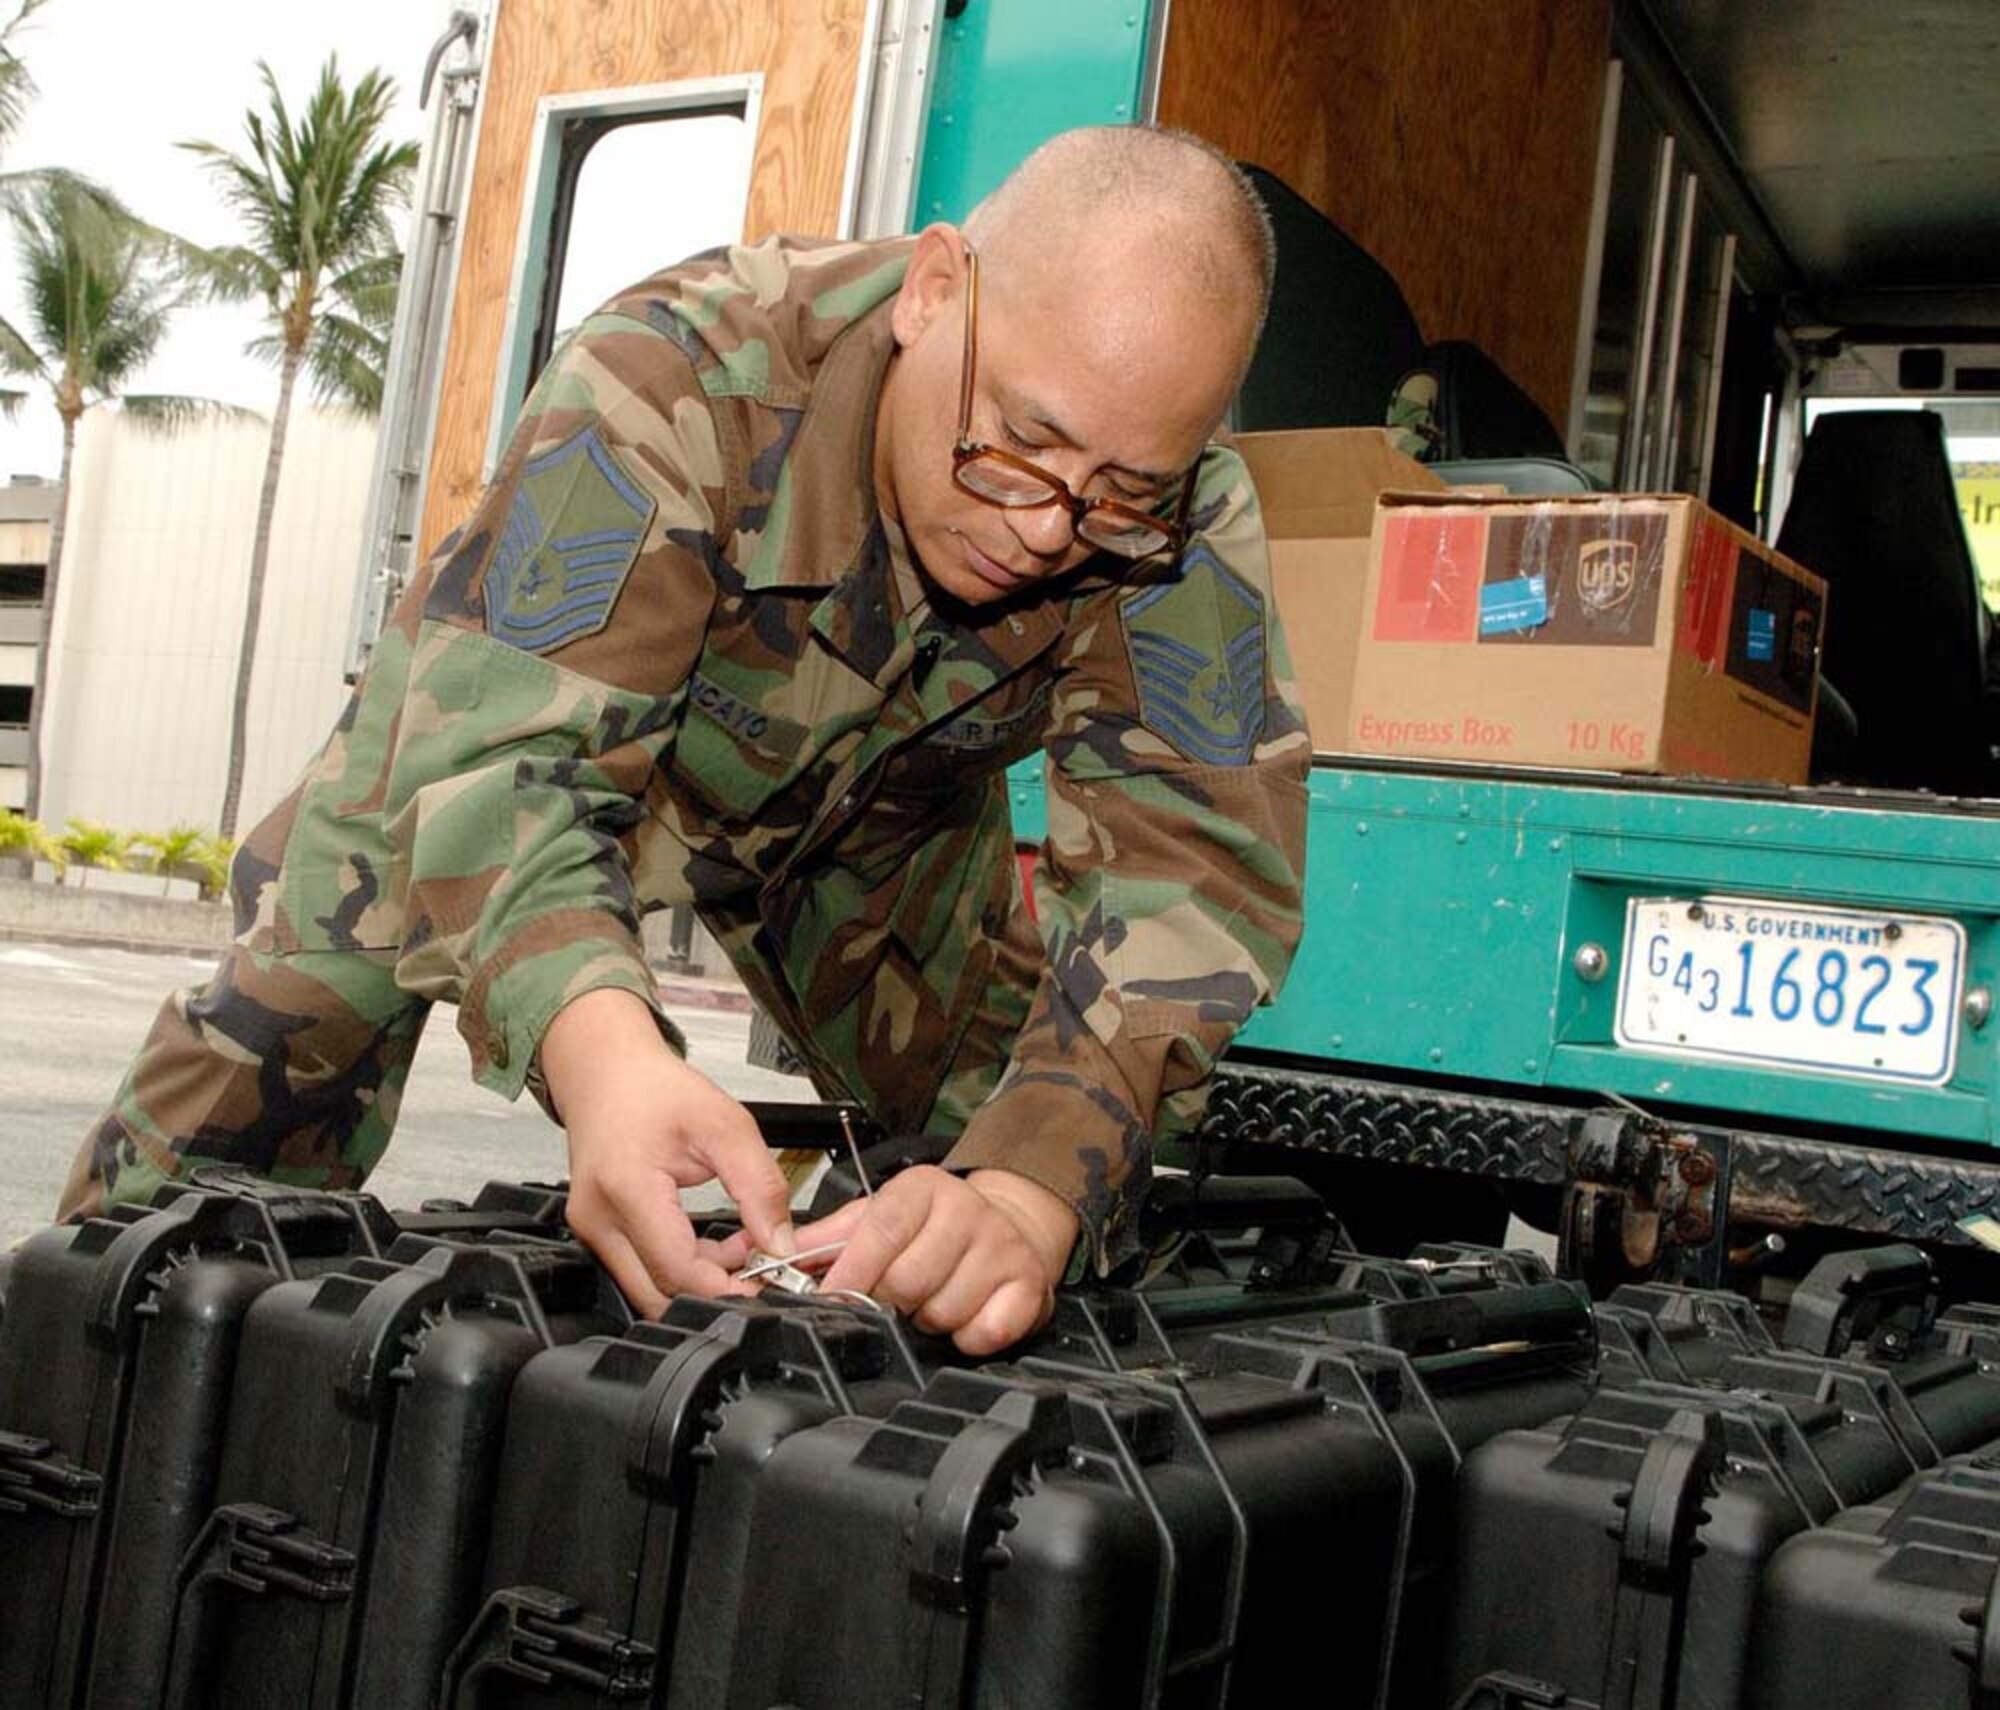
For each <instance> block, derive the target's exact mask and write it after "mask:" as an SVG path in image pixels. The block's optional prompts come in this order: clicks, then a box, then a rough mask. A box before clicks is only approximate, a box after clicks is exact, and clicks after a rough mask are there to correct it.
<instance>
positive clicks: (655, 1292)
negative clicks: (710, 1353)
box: [578, 1229, 667, 1318]
mask: <svg viewBox="0 0 2000 1710" xmlns="http://www.w3.org/2000/svg"><path fill="white" fill-rule="evenodd" d="M578 1236H579V1238H580V1239H581V1240H582V1241H583V1243H584V1245H585V1246H587V1247H588V1248H589V1249H590V1250H591V1252H592V1253H594V1254H595V1255H596V1256H597V1262H598V1263H599V1264H600V1265H602V1266H603V1267H604V1268H605V1270H606V1271H608V1272H609V1273H610V1275H611V1280H612V1281H613V1282H614V1283H616V1284H617V1285H618V1292H619V1293H620V1294H622V1295H623V1296H624V1297H625V1303H626V1304H627V1305H628V1306H630V1307H631V1308H632V1311H633V1312H634V1313H635V1314H636V1315H637V1316H638V1317H640V1318H657V1317H659V1316H660V1314H661V1313H662V1312H664V1311H666V1309H667V1297H666V1296H665V1295H664V1294H662V1293H661V1292H660V1291H659V1289H658V1288H657V1287H655V1286H654V1283H653V1279H652V1278H651V1277H650V1276H649V1275H647V1273H646V1267H645V1265H644V1264H643V1263H642V1262H641V1260H640V1258H639V1255H638V1253H637V1252H636V1251H634V1249H633V1246H632V1243H631V1242H630V1241H628V1240H626V1239H625V1237H624V1236H623V1235H621V1234H619V1233H618V1231H617V1230H615V1229H606V1230H604V1231H602V1232H601V1233H600V1234H596V1235H585V1234H583V1232H582V1231H581V1230H579V1231H578Z"/></svg>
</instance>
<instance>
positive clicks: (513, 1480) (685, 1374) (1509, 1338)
mask: <svg viewBox="0 0 2000 1710" xmlns="http://www.w3.org/2000/svg"><path fill="white" fill-rule="evenodd" d="M562 1211H563V1201H562V1196H561V1193H560V1190H559V1189H549V1188H535V1189H519V1188H493V1189H489V1190H487V1191H486V1192H484V1193H482V1194H481V1195H480V1196H479V1197H478V1198H477V1199H476V1200H475V1201H474V1202H473V1203H471V1204H469V1205H451V1206H433V1207H429V1208H426V1209H424V1210H422V1211H419V1212H416V1213H395V1214H392V1213H390V1212H387V1211H385V1210H383V1208H382V1207H381V1206H379V1205H378V1204H376V1203H375V1202H374V1201H373V1200H371V1199H368V1198H366V1197H365V1196H361V1195H341V1194H321V1193H310V1192H303V1191H294V1190H286V1189H279V1188H273V1187H270V1186H267V1185H260V1184H256V1183H252V1182H248V1181H244V1180H241V1179H231V1178H206V1179H203V1180H199V1181H197V1182H196V1183H194V1184H193V1185H190V1186H184V1187H179V1188H176V1189H173V1190H169V1191H168V1192H167V1193H165V1194H163V1196H162V1198H161V1201H160V1203H159V1204H157V1205H156V1206H154V1207H151V1208H148V1209H143V1210H121V1211H118V1212H117V1213H115V1214H114V1215H112V1216H109V1217H105V1218H99V1219H94V1220H91V1221H89V1222H85V1223H82V1224H79V1225H77V1226H74V1227H70V1228H64V1229H58V1230H50V1231H46V1232H44V1233H43V1234H41V1235H38V1236H36V1237H34V1238H32V1239H31V1240H30V1241H29V1242H27V1243H26V1244H25V1245H24V1246H23V1247H21V1248H20V1249H19V1250H18V1251H17V1252H16V1253H15V1254H13V1255H12V1256H11V1257H10V1260H9V1263H8V1265H7V1267H6V1271H5V1275H4V1280H0V1288H4V1293H0V1705H4V1706H6V1707H8V1710H13V1707H15V1706H20V1707H22V1710H30V1707H33V1706H51V1707H56V1706H60V1707H62V1710H83V1707H97V1706H120V1707H131V1710H138V1707H145V1710H208V1707H211V1706H220V1707H226V1710H237V1707H246V1710H260V1707H263V1706H272V1707H275V1706H281V1705H282V1706H286V1707H288V1710H290V1707H297V1706H305V1707H312V1710H346V1707H354V1710H402V1707H409V1710H418V1707H426V1706H434V1705H435V1706H448V1707H452V1710H475V1707H508V1706H548V1707H552V1710H570V1707H581V1706H596V1705H605V1704H628V1705H649V1706H685V1707H689V1710H696V1707H701V1710H776V1707H779V1706H790V1707H794V1710H842V1707H849V1706H853V1707H867V1710H874V1707H877V1706H884V1705H892V1704H901V1705H909V1706H917V1707H931V1710H948V1707H960V1706H963V1707H980V1710H998V1707H1001V1706H1034V1707H1036V1710H1042V1707H1062V1706H1076V1707H1079V1710H1081V1707H1085V1706H1089V1707H1093V1710H1095V1707H1100V1706H1132V1707H1141V1706H1146V1707H1152V1706H1196V1705H1199V1706H1215V1707H1220V1706H1251V1705H1256V1706H1264V1705H1270V1704H1278V1703H1295V1702H1303V1703H1309V1704H1313V1705H1324V1706H1356V1707H1364V1706H1365V1707H1370V1710H1455V1707H1460V1706H1463V1707H1466V1710H1488V1707H1490V1710H1525V1707H1528V1706H1558V1705H1560V1706H1564V1707H1566V1710H1611V1707H1613V1706H1616V1707H1618V1710H1641V1707H1652V1710H1738V1707H1741V1710H1752V1707H1756V1710H1764V1707H1770V1710H1841V1707H1844V1706H1850V1705H1851V1706H1854V1707H1855V1710H1860V1707H1861V1706H1864V1705H1865V1706H1868V1707H1869V1710H1938V1707H1939V1706H1945V1705H1952V1706H1957V1705H1964V1706H1971V1707H1977V1706H1983V1705H2000V1589H1997V1588H2000V1310H1996V1309H1994V1308H1989V1307H1982V1306H1978V1305H1958V1306H1954V1307H1953V1308H1951V1309H1950V1310H1941V1308H1940V1304H1939V1299H1938V1291H1937V1284H1936V1280H1935V1277H1934V1276H1933V1273H1932V1270H1931V1267H1930V1264H1929V1262H1928V1261H1927V1260H1926V1259H1925V1258H1924V1256H1923V1255H1922V1254H1921V1253H1919V1252H1917V1251H1915V1250H1913V1249H1907V1248H1905V1249H1883V1250H1878V1251H1870V1252H1860V1253H1851V1254H1840V1255H1836V1256H1835V1257H1834V1258H1832V1259H1830V1260H1829V1261H1827V1263H1826V1264H1824V1265H1822V1266H1821V1267H1820V1268H1819V1269H1818V1270H1817V1271H1815V1272H1814V1273H1813V1274H1812V1276H1810V1277H1809V1278H1807V1279H1806V1280H1805V1281H1804V1282H1803V1283H1802V1284H1801V1285H1800V1286H1799V1287H1798V1288H1797V1289H1796V1290H1795V1291H1794V1292H1793V1294H1792V1296H1791V1299H1790V1302H1789V1309H1788V1311H1787V1312H1785V1313H1784V1314H1783V1315H1781V1316H1778V1315H1773V1314H1772V1313H1770V1312H1769V1311H1767V1310H1765V1309H1760V1308H1759V1307H1756V1306H1753V1305H1752V1303H1751V1302H1749V1301H1748V1300H1746V1299H1743V1298H1741V1297H1739V1296H1734V1295H1730V1294H1725V1293H1720V1292H1715V1291H1700V1290H1693V1289H1687V1288H1679V1287H1673V1286H1668V1285H1663V1284H1647V1285H1640V1286H1633V1287H1627V1288H1624V1289H1620V1290H1618V1291H1617V1292H1616V1293H1615V1294H1613V1295H1611V1296H1610V1297H1609V1298H1608V1299H1605V1300H1602V1301H1597V1302H1593V1301H1591V1300H1590V1299H1589V1298H1588V1297H1587V1296H1586V1295H1585V1293H1584V1292H1583V1291H1582V1290H1581V1289H1580V1288H1579V1287H1577V1286H1576V1285H1574V1284H1571V1283H1569V1282H1566V1281H1563V1280H1560V1279H1558V1278H1556V1277H1555V1276H1553V1275H1552V1274H1551V1273H1550V1271H1549V1268H1548V1267H1547V1265H1546V1264H1544V1263H1543V1262H1542V1261H1541V1260H1539V1259H1537V1258H1535V1257H1533V1256H1532V1255H1529V1254H1524V1253H1516V1252H1502V1251H1497V1250H1492V1249H1482V1248H1472V1247H1462V1246H1438V1247H1429V1248H1420V1249H1418V1250H1417V1251H1415V1252H1414V1253H1411V1254H1408V1255H1405V1256H1397V1257H1389V1256H1381V1255H1367V1254H1361V1253H1357V1252H1354V1251H1353V1250H1352V1249H1351V1244H1350V1243H1349V1242H1348V1241H1347V1239H1346V1237H1345V1235H1344V1233H1343V1232H1342V1231H1341V1229H1340V1227H1339V1225H1338V1223H1337V1222H1335V1221H1334V1220H1333V1219H1332V1218H1331V1217H1330V1216H1329V1215H1328V1214H1327V1213H1326V1211H1325V1209H1324V1208H1323V1207H1322V1206H1320V1205H1319V1204H1318V1202H1317V1200H1315V1199H1314V1198H1313V1196H1311V1195H1310V1194H1308V1193H1305V1192H1304V1191H1303V1190H1301V1189H1300V1188H1299V1187H1298V1186H1297V1184H1289V1183H1282V1182H1244V1181H1240V1180H1239V1181H1235V1182H1228V1181H1215V1180H1211V1181H1208V1182H1204V1183H1200V1184H1195V1185H1193V1186H1188V1185H1177V1186H1174V1187H1171V1188H1168V1189H1166V1190H1165V1191H1164V1192H1163V1193H1162V1194H1161V1195H1160V1196H1159V1204H1158V1206H1157V1207H1156V1209H1155V1213H1154V1215H1153V1217H1152V1220H1151V1223H1150V1225H1149V1230H1150V1235H1151V1238H1152V1243H1153V1252H1154V1263H1153V1264H1152V1265H1151V1266H1150V1267H1149V1271H1148V1274H1147V1275H1146V1277H1145V1278H1144V1279H1143V1280H1140V1281H1135V1285H1134V1286H1133V1287H1129V1288H1119V1287H1108V1286H1091V1287H1085V1288H1079V1289H1075V1290H1065V1291H1062V1292H1061V1293H1060V1295H1059V1297H1058V1302H1057V1308H1056V1312H1055V1316H1054V1318H1053V1319H1052V1321H1051V1322H1050V1324H1049V1325H1048V1326H1047V1327H1046V1328H1045V1329H1044V1330H1043V1331H1042V1332H1040V1333H1039V1334H1038V1335H1037V1336H1036V1337H1034V1338H1033V1339H1031V1340H1030V1341H1029V1342H1027V1343H1025V1344H1023V1345H1022V1346H1020V1347H1017V1348H1015V1349H1013V1350H1010V1351H1009V1353H1008V1354H1007V1355H1006V1356H1005V1357H1004V1358H1001V1359H996V1360H989V1361H975V1360H970V1359H968V1358H966V1357H964V1356H963V1355H961V1354H960V1353H958V1351H957V1350H955V1349H954V1348H953V1347H952V1346H951V1344H950V1343H949V1342H946V1341H942V1340H940V1339H936V1338H932V1337H927V1336H924V1335H922V1334H919V1333H917V1332H916V1331H915V1330H914V1329H913V1328H912V1327H911V1326H909V1325H908V1324H906V1323H904V1322H903V1321H901V1320H899V1319H898V1318H897V1317H895V1316H894V1315H893V1314H890V1313H887V1312H884V1311H883V1310H881V1309H880V1308H878V1307H875V1306H873V1305H872V1304H871V1303H869V1302H867V1301H865V1300H858V1299H833V1298H826V1297H819V1296H814V1295H809V1294H808V1295H795V1294H785V1293H781V1292H776V1291H770V1292H767V1293H765V1294H763V1295H761V1296H759V1297H757V1298H754V1299H748V1298H746V1299H728V1300H718V1301H700V1300H681V1301H677V1302H675V1303H674V1304H673V1305H672V1306H671V1307H670V1309H669V1310H668V1311H667V1313H666V1314H665V1316H664V1317H663V1318H662V1319H661V1320H659V1321H658V1322H652V1323H641V1322H634V1321H632V1319H631V1317H630V1315H629V1313H628V1312H627V1311H626V1310H625V1307H624V1305H623V1303H622V1302H621V1301H620V1300H619V1298H618V1296H617V1294H616V1292H615V1290H613V1289H612V1288H611V1287H610V1285H609V1283H608V1281H607V1280H606V1278H605V1276H604V1275H603V1273H602V1272H601V1270H600V1269H599V1267H598V1266H597V1265H596V1264H595V1263H594V1261H593V1260H592V1259H591V1258H590V1257H589V1255H588V1254H587V1252H585V1251H584V1249H583V1248H581V1247H580V1246H579V1245H578V1244H576V1243H575V1242H574V1241H573V1240H571V1239H569V1238H568V1236H567V1235H566V1233H565V1230H564V1226H563V1219H562Z"/></svg>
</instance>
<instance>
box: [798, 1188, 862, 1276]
mask: <svg viewBox="0 0 2000 1710" xmlns="http://www.w3.org/2000/svg"><path fill="white" fill-rule="evenodd" d="M871 1203H873V1202H872V1201H870V1200H865V1199H855V1200H850V1201H848V1203H847V1204H845V1205H843V1206H842V1207H841V1208H840V1209H839V1210H838V1211H834V1212H829V1213H828V1214H827V1215H826V1216H825V1217H822V1218H821V1219H820V1220H819V1221H818V1222H817V1223H807V1224H803V1225H801V1227H800V1228H799V1229H798V1230H797V1232H796V1233H797V1238H798V1243H799V1251H800V1252H801V1253H809V1252H811V1251H812V1250H813V1249H814V1248H815V1247H830V1246H832V1245H833V1244H834V1242H836V1241H845V1240H847V1239H849V1238H850V1237H851V1236H852V1235H853V1234H854V1231H855V1230H856V1229H858V1228H859V1227H860V1226H861V1220H862V1218H864V1217H866V1216H867V1215H868V1207H869V1205H870V1204H871ZM817 1262H818V1261H816V1260H814V1261H809V1262H808V1266H807V1268H808V1269H810V1268H812V1265H813V1264H816V1263H817Z"/></svg>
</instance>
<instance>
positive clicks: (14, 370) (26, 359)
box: [0, 316, 48, 380]
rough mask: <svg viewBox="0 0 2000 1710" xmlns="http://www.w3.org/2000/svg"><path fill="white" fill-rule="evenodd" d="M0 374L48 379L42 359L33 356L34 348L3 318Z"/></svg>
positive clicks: (1, 323)
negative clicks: (25, 375)
mask: <svg viewBox="0 0 2000 1710" xmlns="http://www.w3.org/2000/svg"><path fill="white" fill-rule="evenodd" d="M0 374H27V375H32V376H33V377H34V378H35V379H37V380H46V379H47V378H48V371H47V369H45V368H44V367H43V366H42V359H41V358H40V357H39V356H37V355H36V354H35V347H34V346H33V345H32V344H30V343H29V342H28V341H27V339H26V338H24V337H23V336H22V335H21V332H20V329H19V328H17V327H16V326H15V325H14V323H13V322H12V321H10V320H8V319H6V318H5V317H4V316H0Z"/></svg>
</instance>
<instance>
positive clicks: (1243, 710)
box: [1119, 545, 1264, 766]
mask: <svg viewBox="0 0 2000 1710" xmlns="http://www.w3.org/2000/svg"><path fill="white" fill-rule="evenodd" d="M1119 615H1120V617H1121V618H1122V619H1123V621H1124V625H1125V646H1126V650H1127V652H1128V653H1129V654H1130V657H1131V662H1132V680H1133V683H1134V684H1135V685H1136V686H1137V688H1138V691H1139V720H1140V722H1141V723H1142V724H1144V725H1145V727H1146V728H1147V729H1148V730H1150V731H1152V732H1153V733H1154V734H1155V735H1158V736H1164V737H1165V738H1166V739H1167V740H1168V741H1169V742H1171V743H1172V744H1173V745H1174V746H1175V747H1176V748H1178V749H1179V750H1180V751H1181V752H1182V753H1183V754H1186V755H1187V756H1188V757H1189V758H1190V759H1193V760H1198V761H1200V762H1201V763H1202V764H1203V765H1207V766H1242V765H1246V764H1248V762H1249V759H1250V755H1251V752H1252V751H1253V750H1254V749H1255V748H1256V746H1257V738H1258V737H1259V736H1261V735H1262V734H1263V730H1264V601H1263V599H1262V597H1261V596H1260V595H1259V594H1258V592H1257V590H1256V589H1255V588H1253V587H1251V586H1250V584H1249V583H1248V582H1246V581H1244V580H1243V578H1242V577H1240V576H1238V575H1237V574H1236V573H1235V572H1234V571H1232V570H1230V569H1228V568H1227V567H1226V566H1225V565H1224V564H1223V563H1222V562H1221V560H1219V559H1218V558H1217V557H1216V556H1215V554H1214V553H1213V552H1212V551H1211V550H1210V549H1209V548H1208V547H1207V546H1206V545H1198V546H1195V547H1194V548H1192V549H1191V550H1190V551H1189V552H1188V553H1187V555H1186V557H1185V558H1183V559H1182V561H1181V567H1180V574H1179V575H1177V576H1176V577H1175V578H1174V580H1173V581H1171V582H1167V583H1163V584H1162V585H1160V586H1158V587H1154V588H1148V589H1146V590H1145V591H1144V592H1142V593H1137V594H1133V595H1131V596H1130V597H1128V598H1127V599H1126V600H1125V601H1124V602H1123V603H1122V604H1121V606H1120V608H1119Z"/></svg>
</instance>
